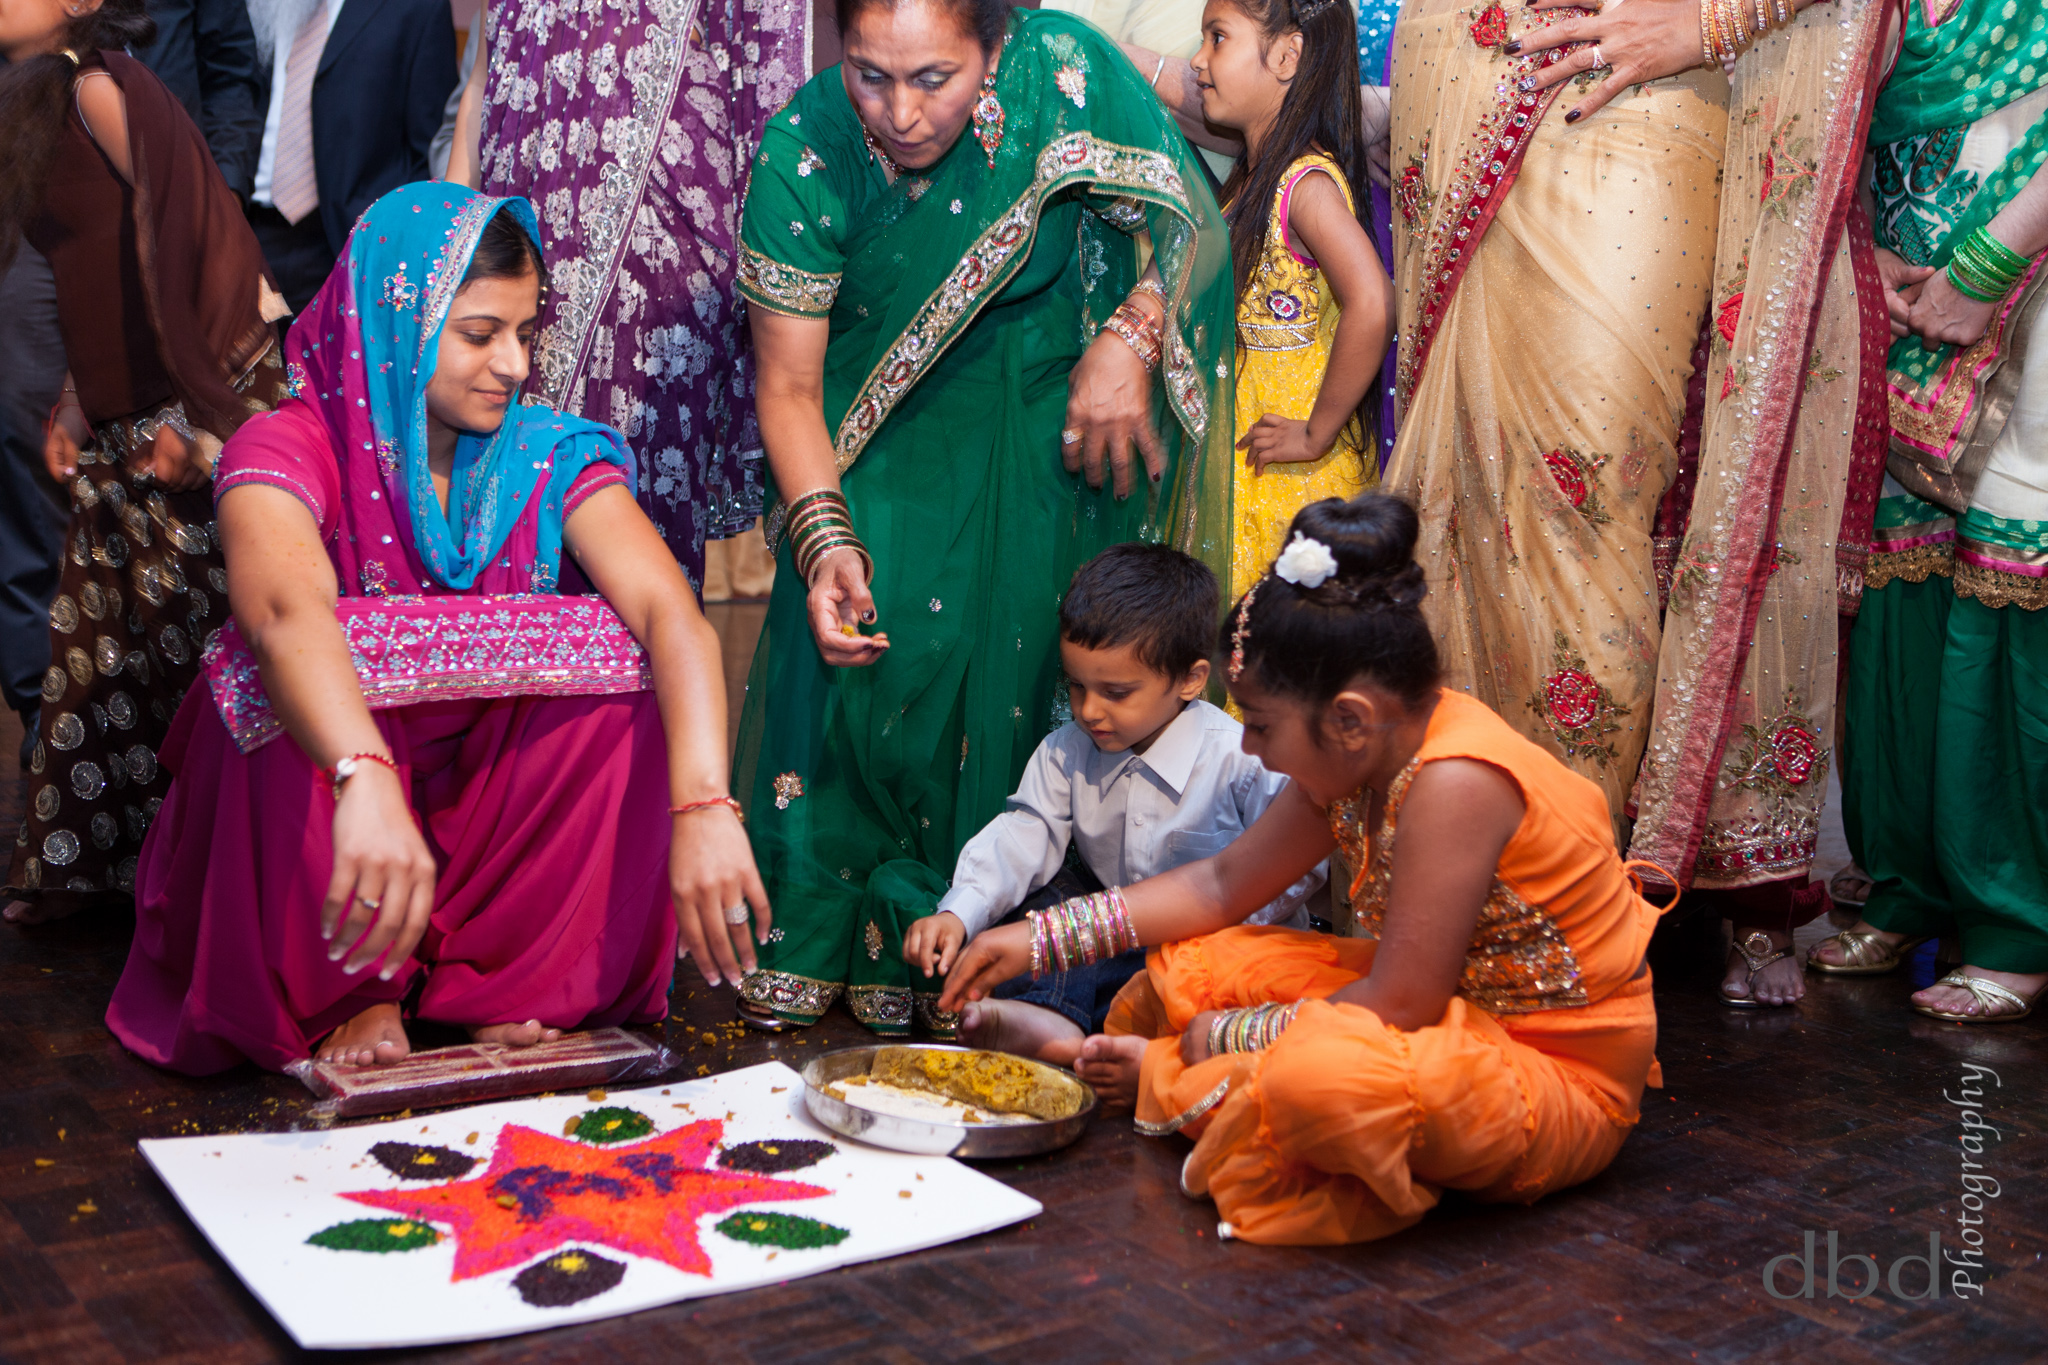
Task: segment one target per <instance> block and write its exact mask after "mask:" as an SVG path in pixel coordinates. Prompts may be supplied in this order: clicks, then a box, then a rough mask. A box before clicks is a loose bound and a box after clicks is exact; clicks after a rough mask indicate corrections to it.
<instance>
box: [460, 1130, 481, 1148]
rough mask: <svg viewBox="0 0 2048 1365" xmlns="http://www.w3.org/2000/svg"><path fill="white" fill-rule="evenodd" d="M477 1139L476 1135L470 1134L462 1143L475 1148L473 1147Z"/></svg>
mask: <svg viewBox="0 0 2048 1365" xmlns="http://www.w3.org/2000/svg"><path fill="white" fill-rule="evenodd" d="M477 1137H478V1134H476V1133H471V1134H470V1135H469V1136H468V1137H466V1138H464V1139H463V1141H464V1142H466V1143H469V1144H470V1145H471V1146H475V1145H476V1140H477Z"/></svg>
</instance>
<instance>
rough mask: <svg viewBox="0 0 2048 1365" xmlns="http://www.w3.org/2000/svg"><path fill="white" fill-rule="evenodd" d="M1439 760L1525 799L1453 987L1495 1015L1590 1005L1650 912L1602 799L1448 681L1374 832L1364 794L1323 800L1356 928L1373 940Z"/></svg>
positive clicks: (1629, 970)
mask: <svg viewBox="0 0 2048 1365" xmlns="http://www.w3.org/2000/svg"><path fill="white" fill-rule="evenodd" d="M1445 758H1468V759H1475V760H1477V761H1478V762H1481V763H1485V764H1488V765H1489V766H1491V767H1493V768H1495V769H1497V770H1498V771H1500V772H1501V773H1503V774H1505V775H1506V776H1507V778H1508V780H1509V781H1511V782H1513V783H1514V784H1515V786H1516V788H1517V789H1518V790H1519V791H1520V792H1521V794H1522V802H1523V806H1524V810H1523V814H1522V823H1521V824H1520V826H1518V827H1517V828H1516V830H1515V832H1514V835H1513V836H1512V837H1511V838H1509V840H1508V842H1507V847H1506V848H1504V849H1502V850H1501V855H1500V865H1499V867H1498V868H1497V869H1496V870H1495V872H1494V879H1493V888H1492V890H1491V891H1489V892H1488V893H1487V897H1486V905H1485V908H1484V909H1482V910H1481V911H1480V914H1479V924H1478V926H1477V928H1476V929H1475V930H1474V931H1473V935H1472V943H1471V946H1470V947H1469V948H1467V949H1466V951H1465V970H1464V973H1463V975H1462V976H1461V977H1460V979H1459V982H1458V994H1459V995H1461V996H1463V997H1464V998H1465V999H1467V1000H1469V1001H1471V1002H1472V1003H1473V1004H1475V1005H1478V1006H1479V1007H1480V1008H1481V1009H1484V1010H1487V1011H1488V1012H1490V1013H1493V1014H1526V1013H1530V1012H1532V1011H1536V1010H1554V1009H1573V1008H1576V1007H1578V1006H1582V1005H1590V1004H1592V1003H1593V1002H1595V1001H1597V1000H1600V999H1602V998H1603V997H1605V996H1606V995H1607V994H1608V992H1610V991H1612V990H1613V989H1614V988H1615V987H1617V986H1620V985H1621V984H1623V983H1624V982H1626V981H1628V980H1629V979H1630V978H1631V977H1633V976H1634V975H1635V973H1636V968H1637V967H1638V966H1640V965H1641V963H1642V959H1643V951H1644V949H1645V948H1647V947H1648V946H1649V942H1650V932H1651V930H1652V929H1654V928H1655V927H1656V923H1657V909H1656V907H1655V906H1653V905H1651V904H1650V903H1649V902H1648V901H1645V900H1644V899H1643V898H1642V896H1641V894H1640V893H1639V892H1638V891H1637V889H1636V886H1635V883H1634V880H1633V879H1632V878H1631V877H1630V876H1629V873H1628V871H1627V869H1626V868H1624V867H1623V866H1622V861H1621V855H1620V854H1619V853H1617V852H1616V851H1615V847H1614V832H1613V831H1614V826H1613V823H1612V821H1611V820H1610V818H1609V816H1608V812H1607V798H1606V796H1605V795H1604V794H1603V793H1602V792H1601V790H1600V788H1599V787H1598V786H1597V785H1595V784H1594V783H1593V782H1591V781H1589V780H1587V779H1586V778H1584V777H1581V776H1579V775H1578V774H1577V773H1575V772H1573V771H1571V770H1570V769H1569V768H1567V767H1565V766H1564V764H1562V763H1560V762H1558V761H1557V759H1556V758H1554V757H1553V756H1552V755H1551V754H1550V753H1549V752H1548V751H1547V750H1545V749H1542V748H1539V747H1538V746H1537V745H1535V744H1534V743H1532V742H1530V741H1529V740H1527V739H1525V738H1523V737H1522V735H1521V734H1520V733H1518V732H1517V731H1516V730H1514V729H1513V728H1512V727H1510V726H1509V725H1508V723H1507V722H1506V721H1504V720H1502V719H1501V718H1500V717H1499V716H1497V715H1495V714H1494V713H1493V711H1492V710H1490V709H1489V708H1488V707H1487V706H1486V704H1485V703H1484V702H1481V701H1478V700H1476V699H1475V698H1473V697H1471V696H1469V695H1467V694H1466V693H1463V692H1457V691H1453V690H1451V689H1449V688H1446V689H1444V691H1443V692H1442V694H1441V695H1440V696H1439V698H1438V700H1437V705H1436V712H1435V714H1433V715H1432V716H1431V717H1430V720H1429V730H1428V733H1427V734H1426V735H1425V736H1424V738H1423V741H1422V747H1421V749H1419V750H1417V751H1416V754H1415V757H1414V758H1413V759H1412V760H1410V761H1409V763H1408V766H1407V767H1405V768H1403V769H1402V770H1401V773H1400V775H1399V776H1397V777H1396V778H1395V779H1394V780H1393V782H1392V783H1391V784H1390V785H1389V787H1388V789H1387V805H1386V815H1385V817H1384V818H1383V819H1382V820H1381V822H1380V828H1379V831H1378V833H1377V836H1376V837H1373V838H1371V839H1368V838H1367V831H1366V819H1367V815H1366V812H1367V810H1368V808H1369V800H1370V794H1369V793H1368V792H1365V791H1360V792H1357V793H1355V794H1354V795H1352V796H1349V797H1347V798H1345V799H1344V800H1342V801H1333V802H1331V803H1330V808H1329V815H1330V829H1331V832H1332V833H1334V834H1335V835H1336V837H1337V843H1338V846H1339V847H1340V848H1342V849H1343V851H1344V857H1345V860H1346V861H1347V862H1349V863H1350V864H1351V866H1352V867H1353V868H1355V869H1358V871H1357V875H1356V878H1355V880H1354V881H1353V882H1352V886H1351V905H1352V912H1353V913H1354V914H1355V915H1356V916H1357V918H1358V927H1359V930H1360V932H1361V933H1362V934H1364V935H1365V936H1366V937H1369V938H1378V937H1379V936H1380V926H1381V924H1382V922H1383V920H1384V919H1385V916H1386V907H1387V893H1388V891H1389V890H1390V889H1391V887H1392V884H1393V866H1394V838H1395V827H1396V825H1397V824H1398V822H1399V820H1400V815H1401V802H1402V800H1403V799H1404V798H1405V797H1406V796H1407V794H1408V786H1409V784H1410V783H1411V782H1413V781H1414V780H1415V774H1416V773H1418V772H1420V771H1421V770H1422V765H1423V764H1425V763H1433V762H1436V761H1437V760H1439V759H1445Z"/></svg>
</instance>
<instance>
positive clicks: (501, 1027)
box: [469, 1019, 562, 1047]
mask: <svg viewBox="0 0 2048 1365" xmlns="http://www.w3.org/2000/svg"><path fill="white" fill-rule="evenodd" d="M561 1036H562V1031H561V1030H560V1029H558V1028H543V1027H541V1022H540V1020H538V1019H529V1020H527V1021H526V1022H525V1023H523V1024H480V1025H478V1026H477V1027H475V1028H473V1029H471V1030H470V1031H469V1040H470V1041H471V1042H472V1043H498V1044H501V1045H502V1046H505V1047H532V1046H533V1045H534V1044H536V1043H552V1042H554V1041H555V1039H557V1038H559V1037H561Z"/></svg>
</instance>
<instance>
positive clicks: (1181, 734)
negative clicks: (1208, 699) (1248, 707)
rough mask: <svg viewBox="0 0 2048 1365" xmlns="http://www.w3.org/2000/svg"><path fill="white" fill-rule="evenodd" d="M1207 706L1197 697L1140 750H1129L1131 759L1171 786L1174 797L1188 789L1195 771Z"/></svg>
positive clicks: (1207, 718) (1207, 724) (1207, 728)
mask: <svg viewBox="0 0 2048 1365" xmlns="http://www.w3.org/2000/svg"><path fill="white" fill-rule="evenodd" d="M1208 710H1209V707H1208V706H1207V705H1206V704H1205V703H1203V702H1202V701H1200V700H1199V699H1197V700H1195V701H1191V702H1189V703H1188V704H1187V705H1186V706H1183V707H1182V708H1181V712H1180V714H1179V715H1177V716H1175V717H1174V718H1173V719H1172V720H1170V721H1168V722H1167V723H1166V728H1165V729H1164V730H1161V731H1160V732H1159V738H1157V739H1155V740H1153V741H1152V744H1151V746H1150V747H1149V748H1147V749H1146V750H1145V752H1144V753H1142V754H1132V755H1130V756H1129V757H1130V759H1131V761H1132V762H1134V763H1142V764H1144V765H1145V766H1146V767H1147V768H1150V769H1151V770H1152V771H1153V773H1154V774H1155V775H1157V776H1158V778H1159V780H1160V781H1162V782H1164V783H1165V784H1166V785H1167V786H1169V787H1171V788H1173V795H1174V798H1175V799H1176V800H1178V799H1179V798H1180V796H1181V795H1182V793H1183V792H1185V791H1186V790H1187V785H1188V778H1189V777H1190V776H1191V775H1192V774H1193V773H1194V771H1195V760H1196V759H1197V758H1199V757H1201V754H1202V741H1203V738H1204V736H1205V735H1206V734H1207V733H1208V730H1209V717H1208V715H1207V712H1208Z"/></svg>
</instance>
